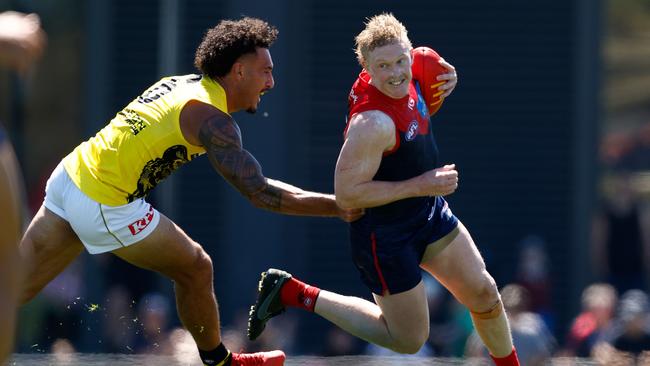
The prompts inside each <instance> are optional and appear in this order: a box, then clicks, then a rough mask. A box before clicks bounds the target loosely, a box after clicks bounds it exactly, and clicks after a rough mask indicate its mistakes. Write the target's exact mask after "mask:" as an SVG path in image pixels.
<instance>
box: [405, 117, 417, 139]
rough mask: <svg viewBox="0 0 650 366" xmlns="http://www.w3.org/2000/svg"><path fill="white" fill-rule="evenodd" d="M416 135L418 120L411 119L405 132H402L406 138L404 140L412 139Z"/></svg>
mask: <svg viewBox="0 0 650 366" xmlns="http://www.w3.org/2000/svg"><path fill="white" fill-rule="evenodd" d="M417 135H418V121H416V120H413V121H411V123H409V126H408V128H407V129H406V133H405V134H404V137H405V138H406V141H413V139H414V138H415V136H417Z"/></svg>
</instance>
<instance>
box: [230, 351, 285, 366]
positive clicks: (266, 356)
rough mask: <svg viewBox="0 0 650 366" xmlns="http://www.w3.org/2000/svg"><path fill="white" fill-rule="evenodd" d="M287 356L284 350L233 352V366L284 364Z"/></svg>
mask: <svg viewBox="0 0 650 366" xmlns="http://www.w3.org/2000/svg"><path fill="white" fill-rule="evenodd" d="M285 358H286V356H285V355H284V352H282V351H278V350H275V351H270V352H257V353H234V352H233V353H232V363H231V364H230V365H231V366H283V365H284V359H285Z"/></svg>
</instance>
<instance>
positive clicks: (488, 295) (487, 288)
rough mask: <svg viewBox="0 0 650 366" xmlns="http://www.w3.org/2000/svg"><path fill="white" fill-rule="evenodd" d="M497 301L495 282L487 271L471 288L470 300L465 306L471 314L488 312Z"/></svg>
mask: <svg viewBox="0 0 650 366" xmlns="http://www.w3.org/2000/svg"><path fill="white" fill-rule="evenodd" d="M498 301H499V290H498V289H497V285H496V282H495V281H494V279H493V278H492V276H490V274H489V273H488V272H487V271H483V276H482V277H481V280H479V281H476V283H474V284H473V286H472V296H471V299H470V300H469V301H468V303H467V304H465V305H466V306H467V307H468V308H469V309H470V310H471V311H473V312H483V311H489V310H490V309H491V308H492V307H493V306H494V304H496V303H497V302H498Z"/></svg>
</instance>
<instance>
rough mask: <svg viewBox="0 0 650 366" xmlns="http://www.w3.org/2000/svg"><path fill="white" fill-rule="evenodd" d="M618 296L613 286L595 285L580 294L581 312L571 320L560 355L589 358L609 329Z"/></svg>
mask: <svg viewBox="0 0 650 366" xmlns="http://www.w3.org/2000/svg"><path fill="white" fill-rule="evenodd" d="M617 301H618V295H617V293H616V290H615V289H614V287H613V286H611V285H608V284H605V283H595V284H592V285H590V286H589V287H587V288H586V289H585V290H584V291H583V292H582V312H581V313H580V314H578V316H577V317H576V318H575V319H574V320H573V323H572V325H571V328H570V330H569V334H568V335H567V341H566V345H565V349H564V350H563V351H562V354H563V355H565V356H571V357H590V356H591V354H592V349H593V347H594V346H595V345H596V343H597V342H598V341H599V340H600V339H601V338H602V337H603V336H604V334H605V332H606V331H607V330H608V329H609V328H610V327H611V325H612V319H613V316H614V311H615V309H616V304H617Z"/></svg>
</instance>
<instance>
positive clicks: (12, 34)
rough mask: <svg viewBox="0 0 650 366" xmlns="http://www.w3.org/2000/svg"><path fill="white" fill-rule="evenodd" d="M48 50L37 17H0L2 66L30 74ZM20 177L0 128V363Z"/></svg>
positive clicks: (16, 274) (14, 263)
mask: <svg viewBox="0 0 650 366" xmlns="http://www.w3.org/2000/svg"><path fill="white" fill-rule="evenodd" d="M44 47H45V33H44V32H43V30H42V29H41V24H40V20H39V18H38V16H37V15H36V14H28V15H27V14H21V13H16V12H12V11H7V12H4V13H0V66H3V67H8V68H9V69H11V70H15V71H17V72H19V73H20V74H24V73H26V72H27V70H29V69H30V68H31V67H32V65H33V64H34V62H35V61H36V60H37V59H38V58H39V57H40V55H41V54H42V52H43V49H44ZM21 180H22V178H21V173H20V168H19V166H18V162H17V160H16V157H15V154H14V151H13V147H12V146H11V143H10V142H9V140H8V138H7V136H6V133H5V131H4V129H3V127H2V125H1V124H0V212H1V213H2V219H1V220H0V299H1V300H0V363H2V362H3V361H4V360H5V359H6V358H7V357H8V355H9V353H11V350H12V347H13V333H14V332H13V330H14V325H15V322H16V315H15V310H16V301H17V297H18V292H19V282H20V268H21V265H20V262H19V261H18V251H17V247H18V240H19V239H20V233H21V231H22V222H21V221H22V220H21V209H20V207H21V205H22V203H21V202H20V199H21V197H23V192H22V191H23V188H22V182H21Z"/></svg>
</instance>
